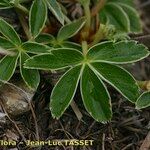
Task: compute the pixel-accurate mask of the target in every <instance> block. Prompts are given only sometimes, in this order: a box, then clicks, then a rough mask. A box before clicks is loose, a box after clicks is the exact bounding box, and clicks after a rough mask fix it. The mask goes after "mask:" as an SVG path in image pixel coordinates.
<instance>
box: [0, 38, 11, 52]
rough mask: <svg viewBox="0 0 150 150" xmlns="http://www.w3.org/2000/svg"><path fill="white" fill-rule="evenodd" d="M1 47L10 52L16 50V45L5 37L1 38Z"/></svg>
mask: <svg viewBox="0 0 150 150" xmlns="http://www.w3.org/2000/svg"><path fill="white" fill-rule="evenodd" d="M0 47H2V48H4V49H7V50H8V49H12V48H14V45H13V44H12V43H11V42H10V41H9V40H7V39H5V38H4V37H0Z"/></svg>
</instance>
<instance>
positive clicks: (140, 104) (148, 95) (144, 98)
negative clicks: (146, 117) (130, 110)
mask: <svg viewBox="0 0 150 150" xmlns="http://www.w3.org/2000/svg"><path fill="white" fill-rule="evenodd" d="M149 106H150V91H148V92H145V93H143V94H142V95H141V96H140V97H139V98H138V100H137V102H136V108H137V109H143V108H146V107H149Z"/></svg>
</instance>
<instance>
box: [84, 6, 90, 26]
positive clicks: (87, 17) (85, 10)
mask: <svg viewBox="0 0 150 150" xmlns="http://www.w3.org/2000/svg"><path fill="white" fill-rule="evenodd" d="M89 5H90V3H85V4H84V5H83V7H84V12H85V17H86V19H87V20H86V24H85V28H86V29H90V26H91V11H90V7H89Z"/></svg>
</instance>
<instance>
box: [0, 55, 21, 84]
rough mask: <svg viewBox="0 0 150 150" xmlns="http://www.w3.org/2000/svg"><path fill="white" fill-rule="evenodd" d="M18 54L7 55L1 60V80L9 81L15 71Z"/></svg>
mask: <svg viewBox="0 0 150 150" xmlns="http://www.w3.org/2000/svg"><path fill="white" fill-rule="evenodd" d="M18 56H19V55H18V54H17V55H15V56H13V57H12V56H5V57H4V58H2V59H1V60H0V82H2V83H3V82H5V81H8V80H9V79H10V78H11V77H12V75H13V74H14V72H15V69H16V66H17V60H18Z"/></svg>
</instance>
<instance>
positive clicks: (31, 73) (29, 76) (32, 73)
mask: <svg viewBox="0 0 150 150" xmlns="http://www.w3.org/2000/svg"><path fill="white" fill-rule="evenodd" d="M29 58H30V57H29V55H28V54H26V53H24V52H21V53H20V73H21V76H22V78H23V80H24V82H25V83H26V84H27V85H28V87H29V88H31V89H33V90H35V89H37V87H38V85H39V83H40V75H39V72H38V71H37V70H31V69H25V68H23V64H24V62H25V61H26V60H27V59H29Z"/></svg>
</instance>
